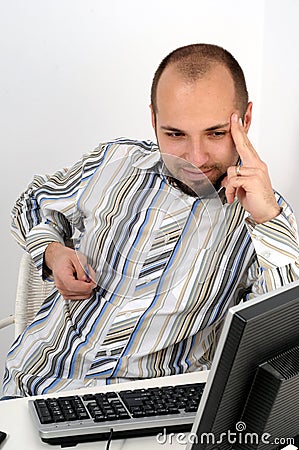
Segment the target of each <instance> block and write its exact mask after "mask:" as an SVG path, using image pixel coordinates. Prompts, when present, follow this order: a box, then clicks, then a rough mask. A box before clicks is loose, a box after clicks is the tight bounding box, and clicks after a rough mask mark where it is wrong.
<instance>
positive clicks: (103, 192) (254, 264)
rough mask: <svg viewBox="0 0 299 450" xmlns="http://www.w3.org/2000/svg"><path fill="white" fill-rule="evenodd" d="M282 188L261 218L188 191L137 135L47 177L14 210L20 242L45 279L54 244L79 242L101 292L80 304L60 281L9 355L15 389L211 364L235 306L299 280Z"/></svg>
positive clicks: (9, 387)
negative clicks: (271, 212)
mask: <svg viewBox="0 0 299 450" xmlns="http://www.w3.org/2000/svg"><path fill="white" fill-rule="evenodd" d="M275 195H276V198H277V202H278V204H279V205H280V206H281V208H282V210H281V214H280V215H279V216H278V217H276V218H275V219H273V220H270V221H269V222H266V223H264V224H256V223H254V222H253V220H252V219H251V217H250V216H249V214H248V213H247V212H246V211H245V210H244V209H243V208H242V206H241V205H240V203H239V202H238V201H237V200H235V201H234V203H232V204H228V203H227V202H226V201H225V195H224V192H222V191H221V192H220V193H219V195H217V194H216V193H215V195H210V196H208V197H207V198H199V197H191V196H188V195H186V194H184V193H183V192H181V191H180V190H179V189H177V188H176V187H175V186H173V185H171V184H170V183H169V182H168V178H167V177H166V176H165V174H164V173H163V164H162V161H161V155H160V152H159V149H158V148H157V146H156V144H154V143H151V142H148V141H142V142H138V141H131V140H126V139H119V140H116V141H112V142H109V143H105V144H102V145H100V146H99V147H98V148H96V149H95V150H94V151H93V152H91V153H89V154H86V155H84V156H83V157H82V159H81V160H80V161H79V162H77V163H76V164H75V165H74V166H72V167H70V168H68V169H64V170H60V171H58V172H56V173H55V174H54V175H52V176H36V177H35V178H34V180H33V182H32V183H31V184H30V186H29V187H28V189H27V190H26V191H25V192H24V193H23V194H22V196H21V197H20V198H19V200H18V201H17V203H16V205H15V207H14V209H13V212H12V216H13V225H12V231H13V234H14V236H15V238H16V239H17V241H18V242H19V243H20V245H21V246H22V247H23V248H24V249H25V250H26V251H28V252H30V254H31V256H32V258H33V260H34V262H35V264H36V267H37V268H38V270H39V271H40V274H41V276H43V254H44V251H45V248H46V246H47V245H48V244H49V243H50V242H53V241H58V242H61V243H67V245H72V246H73V247H74V248H75V249H76V250H78V251H80V252H82V253H84V254H85V255H86V256H87V258H88V263H89V264H91V266H92V267H93V268H94V270H95V271H96V279H97V287H96V289H95V290H94V291H93V294H92V296H91V297H90V298H89V299H87V300H82V301H70V300H64V299H63V298H62V296H61V294H60V293H59V292H58V291H57V289H56V288H55V285H54V283H53V290H52V291H51V294H50V295H49V296H48V298H46V299H45V301H44V303H43V304H42V306H41V308H40V311H39V312H38V314H37V315H36V317H35V319H34V321H33V323H31V324H30V325H29V326H28V327H27V328H26V330H25V331H24V332H23V333H22V334H21V335H20V336H19V337H18V338H17V339H16V341H15V342H14V343H13V345H12V347H11V349H10V351H9V354H8V356H7V361H6V372H5V376H4V384H3V386H4V389H3V390H4V394H5V395H35V394H43V393H48V392H53V391H62V390H68V389H77V388H80V387H84V386H90V385H92V386H96V385H100V384H106V383H116V382H121V381H125V380H132V379H138V378H149V377H160V376H165V375H172V374H179V373H184V372H190V371H198V370H204V369H208V368H210V365H211V361H212V357H213V353H214V349H215V345H216V342H217V338H218V335H219V331H220V329H221V324H222V322H223V319H224V317H225V314H226V312H227V309H228V308H229V307H230V306H232V305H235V304H236V303H238V302H240V301H241V300H247V299H250V298H251V297H255V296H257V295H260V294H262V293H265V292H268V291H270V290H273V289H275V288H278V287H279V286H281V285H284V284H287V283H289V282H291V281H294V280H296V279H298V275H299V264H298V261H299V257H298V255H299V249H298V239H297V230H296V223H295V219H294V215H293V212H292V210H291V208H290V206H289V205H288V204H287V203H286V201H285V200H284V199H283V198H282V197H281V196H280V195H279V194H278V193H276V192H275ZM70 242H71V243H72V244H70ZM49 282H52V281H49Z"/></svg>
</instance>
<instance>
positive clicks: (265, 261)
mask: <svg viewBox="0 0 299 450" xmlns="http://www.w3.org/2000/svg"><path fill="white" fill-rule="evenodd" d="M275 195H276V198H277V202H278V204H279V206H280V207H281V213H280V214H279V215H278V216H277V217H275V218H274V219H272V220H269V221H268V222H265V223H262V224H257V223H255V222H254V221H253V219H252V218H251V217H250V216H249V217H248V218H247V219H246V225H247V228H248V231H249V233H250V235H251V239H252V242H253V245H254V248H255V251H256V255H257V260H258V266H259V267H258V270H259V276H258V277H257V282H256V283H255V285H254V286H253V292H255V293H256V294H262V293H265V292H269V291H271V290H273V289H277V288H278V287H280V286H283V285H285V284H288V283H290V282H292V281H295V280H298V279H299V245H298V231H297V224H296V219H295V216H294V213H293V210H292V208H291V207H290V205H289V204H288V203H287V202H286V201H285V200H284V199H283V198H282V197H281V196H280V195H279V194H278V193H275ZM255 270H256V268H255ZM255 276H256V275H255Z"/></svg>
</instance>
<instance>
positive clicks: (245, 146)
mask: <svg viewBox="0 0 299 450" xmlns="http://www.w3.org/2000/svg"><path fill="white" fill-rule="evenodd" d="M231 135H232V138H233V141H234V143H235V146H236V150H237V152H238V154H239V156H240V158H241V160H242V164H243V165H252V166H255V165H256V161H257V160H260V158H259V156H258V154H257V152H256V150H255V149H254V147H253V145H252V144H251V142H250V140H249V139H248V136H247V133H246V131H245V129H244V127H243V124H242V120H241V118H239V117H238V115H237V114H236V113H234V114H232V116H231Z"/></svg>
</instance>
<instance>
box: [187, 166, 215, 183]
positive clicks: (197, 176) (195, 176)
mask: <svg viewBox="0 0 299 450" xmlns="http://www.w3.org/2000/svg"><path fill="white" fill-rule="evenodd" d="M181 170H182V173H183V174H184V178H186V179H188V180H190V181H201V180H204V179H206V178H209V175H211V173H212V172H213V169H208V170H205V171H201V170H194V169H189V168H186V167H183V168H182V169H181Z"/></svg>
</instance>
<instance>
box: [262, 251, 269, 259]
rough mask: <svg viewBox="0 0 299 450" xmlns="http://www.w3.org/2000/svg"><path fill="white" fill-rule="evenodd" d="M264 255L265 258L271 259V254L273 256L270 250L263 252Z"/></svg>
mask: <svg viewBox="0 0 299 450" xmlns="http://www.w3.org/2000/svg"><path fill="white" fill-rule="evenodd" d="M262 255H263V257H264V258H267V259H269V258H270V256H271V253H270V252H263V253H262Z"/></svg>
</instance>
